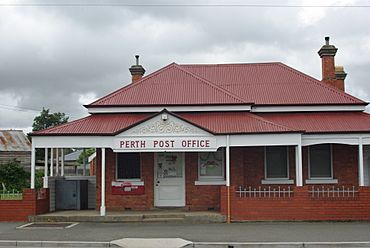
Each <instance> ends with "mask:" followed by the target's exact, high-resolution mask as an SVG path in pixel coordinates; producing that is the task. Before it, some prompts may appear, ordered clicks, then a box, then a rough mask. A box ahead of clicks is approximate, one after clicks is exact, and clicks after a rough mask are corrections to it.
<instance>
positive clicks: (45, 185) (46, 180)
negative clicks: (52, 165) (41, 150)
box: [44, 148, 49, 189]
mask: <svg viewBox="0 0 370 248" xmlns="http://www.w3.org/2000/svg"><path fill="white" fill-rule="evenodd" d="M48 150H49V149H48V148H45V158H44V160H45V163H44V188H45V189H46V188H49V182H48V159H49V158H48Z"/></svg>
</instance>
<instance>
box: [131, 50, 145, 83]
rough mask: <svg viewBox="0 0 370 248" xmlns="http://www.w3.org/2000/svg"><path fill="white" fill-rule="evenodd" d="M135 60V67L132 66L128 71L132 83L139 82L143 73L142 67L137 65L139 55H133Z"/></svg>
mask: <svg viewBox="0 0 370 248" xmlns="http://www.w3.org/2000/svg"><path fill="white" fill-rule="evenodd" d="M135 58H136V65H132V66H131V67H130V69H129V70H130V73H131V75H132V83H135V82H137V81H139V80H140V79H141V78H142V77H143V76H144V73H145V69H144V67H142V66H141V65H139V55H135Z"/></svg>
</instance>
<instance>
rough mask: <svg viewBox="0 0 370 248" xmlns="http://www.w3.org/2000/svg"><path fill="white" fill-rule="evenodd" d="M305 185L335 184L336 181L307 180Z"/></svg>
mask: <svg viewBox="0 0 370 248" xmlns="http://www.w3.org/2000/svg"><path fill="white" fill-rule="evenodd" d="M305 183H306V184H337V183H338V179H307V180H306V181H305Z"/></svg>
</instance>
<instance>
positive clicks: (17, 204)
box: [0, 189, 49, 221]
mask: <svg viewBox="0 0 370 248" xmlns="http://www.w3.org/2000/svg"><path fill="white" fill-rule="evenodd" d="M42 190H43V191H44V195H43V199H37V191H36V190H34V189H24V190H23V199H22V200H0V221H28V216H30V215H37V214H42V213H47V212H49V190H48V189H42Z"/></svg>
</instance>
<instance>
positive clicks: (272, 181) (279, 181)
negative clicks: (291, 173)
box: [261, 179, 294, 184]
mask: <svg viewBox="0 0 370 248" xmlns="http://www.w3.org/2000/svg"><path fill="white" fill-rule="evenodd" d="M261 183H262V184H294V180H293V179H264V180H262V181H261Z"/></svg>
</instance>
